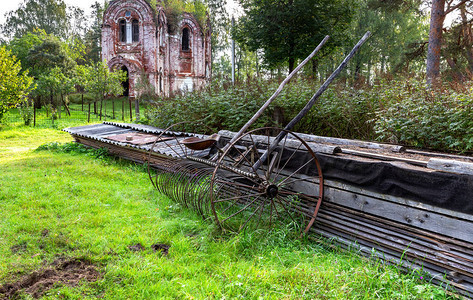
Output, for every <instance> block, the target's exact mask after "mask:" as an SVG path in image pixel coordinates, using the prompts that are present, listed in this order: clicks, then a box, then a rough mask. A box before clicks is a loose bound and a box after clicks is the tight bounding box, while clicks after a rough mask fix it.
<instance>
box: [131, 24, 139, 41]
mask: <svg viewBox="0 0 473 300" xmlns="http://www.w3.org/2000/svg"><path fill="white" fill-rule="evenodd" d="M131 27H132V36H133V38H132V40H133V42H138V41H139V40H140V26H139V22H138V20H133V21H132V22H131Z"/></svg>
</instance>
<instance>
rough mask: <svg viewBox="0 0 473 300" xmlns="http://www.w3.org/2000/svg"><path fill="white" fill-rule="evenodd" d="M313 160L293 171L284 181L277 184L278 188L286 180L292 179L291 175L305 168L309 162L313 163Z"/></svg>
mask: <svg viewBox="0 0 473 300" xmlns="http://www.w3.org/2000/svg"><path fill="white" fill-rule="evenodd" d="M313 160H314V158H313V157H312V158H311V159H310V160H308V161H307V162H306V163H305V164H303V165H302V166H300V167H299V168H298V169H297V170H295V171H294V172H292V174H291V175H289V176H287V177H286V179H284V180H283V181H281V182H280V183H279V184H278V187H279V186H281V185H282V184H283V183H284V182H286V180H288V179H289V178H291V177H292V175H294V174H296V173H297V172H299V171H300V170H302V169H303V168H304V167H305V166H307V165H308V164H309V163H310V162H311V161H313Z"/></svg>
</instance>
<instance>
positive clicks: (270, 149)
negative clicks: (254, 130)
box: [253, 31, 371, 170]
mask: <svg viewBox="0 0 473 300" xmlns="http://www.w3.org/2000/svg"><path fill="white" fill-rule="evenodd" d="M370 36H371V32H369V31H367V32H366V33H365V35H364V36H363V37H362V38H361V39H360V40H359V41H358V43H357V44H356V45H355V47H353V49H352V50H351V52H350V53H349V54H348V55H347V56H346V57H345V59H344V60H343V61H342V63H341V64H340V65H339V66H338V68H337V69H336V70H335V71H334V72H333V73H332V75H330V77H329V78H327V80H325V82H324V83H323V84H322V85H321V86H320V88H319V90H318V91H317V92H316V93H315V94H314V96H312V98H311V99H310V100H309V102H307V104H306V105H305V106H304V108H303V109H302V110H301V111H300V112H299V113H298V114H297V116H295V117H294V119H292V120H291V121H290V122H289V124H287V125H286V127H284V129H285V130H283V131H281V132H280V133H279V134H278V136H277V137H276V138H275V139H274V141H273V142H272V143H271V145H269V147H268V149H267V150H266V151H265V152H264V153H263V155H262V156H261V157H260V158H259V159H258V161H257V162H256V163H255V164H254V165H253V169H255V170H258V169H259V167H260V166H261V164H262V163H263V161H265V160H266V159H267V158H268V155H269V154H271V152H273V151H274V149H276V147H277V146H278V144H279V142H280V141H282V139H283V138H284V137H285V136H286V134H287V131H286V130H292V129H293V128H294V126H295V125H296V124H297V123H298V122H299V121H300V120H301V119H302V118H303V117H304V116H305V115H306V114H307V113H308V112H309V110H310V109H311V108H312V106H314V104H315V103H316V102H317V99H318V98H319V97H320V95H322V93H323V92H325V90H326V89H327V88H328V86H329V85H330V84H331V83H332V81H333V80H334V79H335V78H336V77H337V76H338V75H339V74H340V73H341V72H342V70H343V69H344V68H345V67H346V66H347V64H348V62H349V61H350V60H351V59H352V57H353V56H354V55H355V53H356V52H357V51H358V50H359V49H360V47H361V46H362V45H363V44H364V43H365V42H366V40H367V39H368V38H369V37H370Z"/></svg>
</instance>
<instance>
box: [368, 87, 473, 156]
mask: <svg viewBox="0 0 473 300" xmlns="http://www.w3.org/2000/svg"><path fill="white" fill-rule="evenodd" d="M377 89H378V90H379V91H380V93H379V97H380V99H379V100H380V102H381V103H384V107H383V108H382V109H380V110H378V111H377V112H376V117H375V118H374V122H375V130H376V133H377V135H378V139H380V140H383V141H390V142H394V143H402V144H406V145H409V146H415V147H423V148H432V149H441V150H455V151H470V150H472V149H473V99H472V87H471V86H469V85H465V86H463V87H462V89H461V90H458V89H455V88H452V87H446V88H443V89H442V90H437V91H433V90H429V91H427V90H426V89H425V86H424V84H423V82H421V81H418V80H415V79H411V80H403V81H392V82H389V83H385V84H383V85H382V86H380V87H378V88H377Z"/></svg>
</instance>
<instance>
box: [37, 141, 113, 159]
mask: <svg viewBox="0 0 473 300" xmlns="http://www.w3.org/2000/svg"><path fill="white" fill-rule="evenodd" d="M35 151H50V152H58V153H71V154H85V155H88V156H93V157H95V158H108V156H107V155H108V150H107V148H100V149H95V148H90V147H86V146H84V145H82V144H79V143H76V142H70V143H63V144H61V143H58V142H50V143H46V144H42V145H40V146H39V147H38V148H36V150H35Z"/></svg>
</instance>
